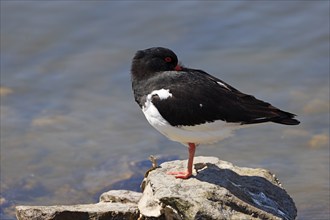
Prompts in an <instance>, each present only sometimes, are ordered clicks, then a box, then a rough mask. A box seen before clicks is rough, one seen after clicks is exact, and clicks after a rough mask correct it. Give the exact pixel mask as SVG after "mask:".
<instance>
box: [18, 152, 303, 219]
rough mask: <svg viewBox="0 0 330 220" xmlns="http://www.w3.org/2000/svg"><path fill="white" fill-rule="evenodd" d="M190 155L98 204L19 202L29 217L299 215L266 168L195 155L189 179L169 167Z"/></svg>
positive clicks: (183, 164) (22, 214) (107, 195)
mask: <svg viewBox="0 0 330 220" xmlns="http://www.w3.org/2000/svg"><path fill="white" fill-rule="evenodd" d="M186 163H187V161H186V160H184V161H182V160H177V161H170V162H165V163H163V164H161V166H160V167H159V168H155V169H153V170H151V171H148V175H147V177H146V178H145V180H144V183H143V184H142V185H143V186H144V192H143V194H142V193H138V192H133V191H127V190H112V191H109V192H106V193H103V194H102V195H101V196H100V202H99V203H96V204H86V205H72V206H17V207H16V216H17V219H19V220H23V219H24V220H27V219H38V220H43V219H54V220H55V219H57V220H62V219H77V220H80V219H95V220H96V219H145V220H148V219H178V220H180V219H182V220H186V219H187V220H189V219H210V220H212V219H244V220H245V219H295V218H296V215H297V210H296V207H295V204H294V202H293V200H292V199H291V198H290V196H289V195H288V194H287V193H286V191H285V190H284V189H283V188H282V186H281V184H280V183H279V181H278V180H277V179H276V177H275V176H274V175H273V174H272V173H270V172H269V171H267V170H264V169H251V168H242V167H236V166H234V165H233V164H231V163H228V162H225V161H220V160H219V159H218V158H215V157H195V160H194V167H195V171H196V172H195V174H194V176H193V177H191V178H190V179H188V180H182V179H176V178H175V177H173V176H171V175H167V174H166V172H168V171H173V170H184V169H185V168H186Z"/></svg>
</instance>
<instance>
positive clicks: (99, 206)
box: [16, 190, 142, 220]
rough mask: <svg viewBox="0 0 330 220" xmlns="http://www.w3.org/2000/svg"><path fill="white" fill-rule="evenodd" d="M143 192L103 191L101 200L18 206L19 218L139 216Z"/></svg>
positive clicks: (93, 219) (52, 219)
mask: <svg viewBox="0 0 330 220" xmlns="http://www.w3.org/2000/svg"><path fill="white" fill-rule="evenodd" d="M141 195H142V193H137V192H133V191H127V190H113V191H109V192H106V193H103V194H102V195H101V197H100V202H99V203H96V204H85V205H67V206H17V207H16V217H17V219H18V220H31V219H38V220H44V219H45V220H46V219H47V220H65V219H68V220H71V219H75V220H87V219H91V220H97V219H98V220H102V219H104V220H105V219H107V220H108V219H109V220H111V219H127V220H135V219H138V218H139V210H138V207H137V202H138V200H139V198H140V197H141Z"/></svg>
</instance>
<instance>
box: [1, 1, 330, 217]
mask: <svg viewBox="0 0 330 220" xmlns="http://www.w3.org/2000/svg"><path fill="white" fill-rule="evenodd" d="M151 46H165V47H169V48H171V49H173V50H174V51H175V52H176V53H177V55H178V56H179V59H180V60H181V61H182V62H183V63H184V64H185V65H186V66H189V67H193V68H201V69H204V70H206V71H207V72H209V73H211V74H213V75H215V76H217V77H219V78H221V79H223V80H224V81H226V82H228V83H229V84H231V85H232V86H234V87H236V88H239V89H240V90H241V91H243V92H246V93H249V94H253V95H255V96H256V97H258V98H260V99H264V100H266V101H269V102H271V103H272V104H274V105H275V106H278V107H280V108H282V109H284V110H287V111H291V112H294V113H295V114H297V115H298V119H299V120H301V122H302V123H301V125H299V126H281V125H271V124H264V125H260V126H255V127H253V128H250V129H245V130H239V131H238V132H236V135H235V136H234V137H232V138H229V139H226V140H224V141H223V142H221V143H218V144H214V145H210V146H200V147H199V148H198V149H197V155H204V156H209V155H212V156H218V157H219V158H221V159H223V160H227V161H230V162H233V163H235V164H236V165H239V166H249V167H262V168H266V169H270V170H271V171H272V172H274V173H276V174H277V176H278V177H279V179H280V180H281V182H282V183H283V186H284V187H285V188H286V190H287V192H288V193H289V194H290V195H291V196H292V197H293V199H294V201H295V203H296V205H297V208H298V218H299V219H328V218H329V206H330V202H329V1H267V2H261V1H249V2H243V1H219V2H215V1H214V2H211V1H210V2H208V1H203V2H198V1H181V2H175V3H174V2H166V1H164V2H149V1H145V2H143V1H82V2H77V1H43V2H41V1H1V90H0V92H1V200H0V202H1V218H9V219H13V218H14V209H13V207H14V206H15V205H18V204H19V205H54V204H77V203H91V202H96V200H97V199H96V198H97V196H99V193H100V192H101V191H102V190H104V189H109V188H111V186H112V185H113V186H114V187H113V188H120V187H121V186H122V187H123V188H134V186H135V185H136V182H134V178H133V180H132V182H131V185H130V182H129V181H128V182H127V181H126V182H125V184H121V185H120V184H119V185H118V183H122V182H121V181H125V180H130V178H131V177H136V175H135V174H134V172H136V170H134V169H132V167H134V164H139V161H145V160H146V158H148V156H149V155H150V154H159V155H161V156H169V157H173V158H174V157H179V158H182V159H186V158H187V149H186V148H184V147H182V146H181V145H180V144H178V143H174V142H171V141H168V140H167V139H166V138H165V137H163V136H161V135H160V134H159V133H158V132H157V131H155V130H154V129H153V128H151V126H150V125H148V123H147V121H146V120H145V118H144V116H143V114H142V113H141V111H140V109H139V108H138V106H137V105H136V103H134V100H133V96H132V92H131V87H130V86H131V85H130V78H129V70H130V62H131V58H132V57H133V55H134V53H135V51H136V50H138V49H144V48H148V47H151ZM140 176H141V174H140ZM134 184H135V185H134ZM133 185H134V186H133Z"/></svg>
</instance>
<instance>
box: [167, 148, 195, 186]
mask: <svg viewBox="0 0 330 220" xmlns="http://www.w3.org/2000/svg"><path fill="white" fill-rule="evenodd" d="M188 146H189V147H188V151H189V158H188V170H187V171H172V172H168V173H167V174H170V175H174V176H175V177H176V178H180V179H188V178H189V177H191V176H192V169H193V163H194V156H195V150H196V145H195V144H194V143H189V144H188Z"/></svg>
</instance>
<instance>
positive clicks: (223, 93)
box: [152, 69, 299, 126]
mask: <svg viewBox="0 0 330 220" xmlns="http://www.w3.org/2000/svg"><path fill="white" fill-rule="evenodd" d="M188 70H189V71H182V72H179V73H177V74H173V75H171V74H166V77H159V78H158V79H159V80H162V85H165V86H164V87H165V88H164V89H169V92H170V93H171V94H172V96H171V97H168V98H167V99H160V98H159V97H157V96H154V97H153V99H152V103H153V104H154V105H155V106H156V108H157V109H158V111H159V113H160V114H161V115H162V117H163V118H164V119H165V120H167V121H168V122H169V123H170V124H171V125H172V126H191V125H196V124H203V123H206V122H213V121H216V120H222V121H226V122H233V123H240V124H254V123H262V122H268V121H272V122H276V123H281V124H289V125H295V124H299V121H297V120H296V119H293V118H294V116H295V115H294V114H291V113H288V112H284V111H282V110H280V109H278V108H275V107H274V106H272V105H271V104H269V103H267V102H264V101H261V100H258V99H256V98H255V97H253V96H251V95H247V94H244V93H242V92H240V91H238V90H237V89H235V88H233V87H232V86H230V85H228V84H227V83H225V82H223V81H221V80H220V79H217V78H216V77H213V76H211V75H209V74H207V73H205V72H203V71H201V70H192V69H188ZM159 89H161V88H159Z"/></svg>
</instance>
